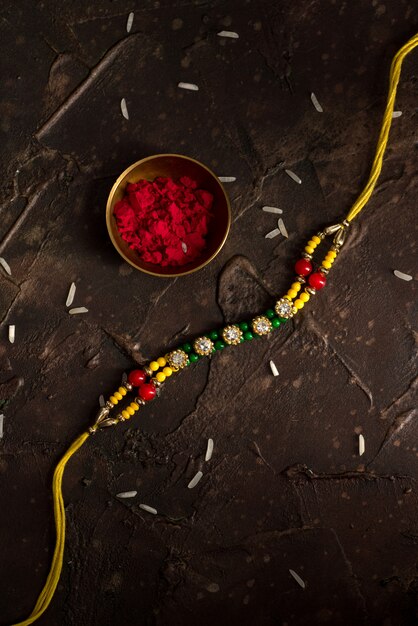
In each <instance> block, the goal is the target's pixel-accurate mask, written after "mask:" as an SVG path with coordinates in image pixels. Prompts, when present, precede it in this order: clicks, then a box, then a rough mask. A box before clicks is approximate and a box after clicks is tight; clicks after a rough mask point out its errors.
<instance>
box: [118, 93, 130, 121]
mask: <svg viewBox="0 0 418 626" xmlns="http://www.w3.org/2000/svg"><path fill="white" fill-rule="evenodd" d="M120 110H121V111H122V115H123V117H124V118H125V120H129V113H128V107H127V106H126V100H125V98H122V100H121V101H120Z"/></svg>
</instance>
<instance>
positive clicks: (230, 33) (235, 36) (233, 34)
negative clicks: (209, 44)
mask: <svg viewBox="0 0 418 626" xmlns="http://www.w3.org/2000/svg"><path fill="white" fill-rule="evenodd" d="M218 37H230V38H231V39H238V38H239V35H238V33H236V32H234V31H233V30H221V31H219V33H218Z"/></svg>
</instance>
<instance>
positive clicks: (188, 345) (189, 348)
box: [182, 343, 192, 354]
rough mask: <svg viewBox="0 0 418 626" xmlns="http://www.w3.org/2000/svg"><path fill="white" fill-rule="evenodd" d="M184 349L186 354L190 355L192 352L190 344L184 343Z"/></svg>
mask: <svg viewBox="0 0 418 626" xmlns="http://www.w3.org/2000/svg"><path fill="white" fill-rule="evenodd" d="M182 349H183V350H184V352H187V354H189V352H191V351H192V346H191V345H190V344H189V343H184V344H183V346H182Z"/></svg>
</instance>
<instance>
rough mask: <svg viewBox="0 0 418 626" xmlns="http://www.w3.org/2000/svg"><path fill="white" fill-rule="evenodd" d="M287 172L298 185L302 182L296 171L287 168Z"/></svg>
mask: <svg viewBox="0 0 418 626" xmlns="http://www.w3.org/2000/svg"><path fill="white" fill-rule="evenodd" d="M285 172H286V174H287V175H288V176H290V178H291V179H292V180H294V181H295V183H297V184H298V185H301V184H302V179H301V178H299V176H298V175H297V174H295V172H292V170H285Z"/></svg>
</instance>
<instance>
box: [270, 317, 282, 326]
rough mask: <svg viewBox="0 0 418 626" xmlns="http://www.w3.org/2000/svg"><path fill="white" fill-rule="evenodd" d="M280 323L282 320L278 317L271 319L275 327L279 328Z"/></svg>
mask: <svg viewBox="0 0 418 626" xmlns="http://www.w3.org/2000/svg"><path fill="white" fill-rule="evenodd" d="M280 324H281V321H280V320H279V319H278V318H277V317H273V319H272V320H271V325H272V326H273V328H279V326H280Z"/></svg>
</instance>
